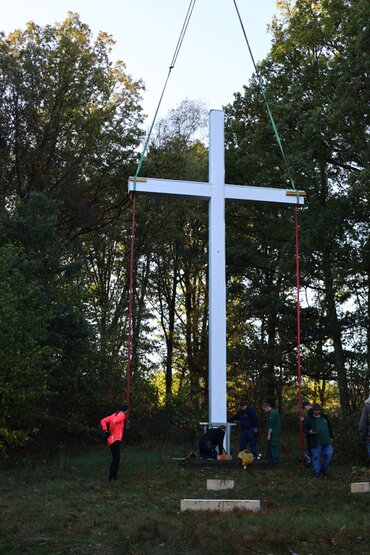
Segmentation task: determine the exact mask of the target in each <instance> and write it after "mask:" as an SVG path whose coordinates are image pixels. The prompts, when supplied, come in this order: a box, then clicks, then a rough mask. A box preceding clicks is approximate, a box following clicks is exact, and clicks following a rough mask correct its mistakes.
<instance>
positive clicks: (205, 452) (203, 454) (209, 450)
mask: <svg viewBox="0 0 370 555" xmlns="http://www.w3.org/2000/svg"><path fill="white" fill-rule="evenodd" d="M199 456H200V458H201V459H217V453H216V450H215V448H214V447H213V446H212V444H211V442H210V441H209V440H208V439H205V438H201V439H200V440H199Z"/></svg>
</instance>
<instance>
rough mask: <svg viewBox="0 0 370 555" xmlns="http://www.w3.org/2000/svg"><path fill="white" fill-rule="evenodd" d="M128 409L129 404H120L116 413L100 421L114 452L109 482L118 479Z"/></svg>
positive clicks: (105, 437) (104, 436) (105, 436)
mask: <svg viewBox="0 0 370 555" xmlns="http://www.w3.org/2000/svg"><path fill="white" fill-rule="evenodd" d="M127 409H128V404H127V403H119V404H118V407H117V411H116V412H114V413H113V414H111V415H110V416H106V417H105V418H102V420H101V421H100V425H101V427H102V430H103V438H104V439H106V441H107V445H109V446H110V449H111V452H112V463H111V465H110V467H109V482H111V481H112V480H117V477H118V476H117V474H118V467H119V461H120V458H121V443H122V436H123V430H124V429H125V420H126V418H127Z"/></svg>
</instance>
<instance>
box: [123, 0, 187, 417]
mask: <svg viewBox="0 0 370 555" xmlns="http://www.w3.org/2000/svg"><path fill="white" fill-rule="evenodd" d="M195 2H196V0H190V3H189V6H188V9H187V12H186V15H185V19H184V23H183V25H182V28H181V31H180V35H179V38H178V41H177V44H176V48H175V51H174V54H173V57H172V60H171V64H170V66H169V69H168V74H167V77H166V79H165V83H164V86H163V89H162V92H161V95H160V98H159V101H158V105H157V109H156V111H155V114H154V118H153V121H152V123H151V126H150V128H149V132H148V135H147V137H146V140H145V143H144V147H143V150H142V153H141V156H140V159H139V163H138V165H137V168H136V172H135V176H134V183H133V191H132V192H131V193H130V200H131V210H132V222H131V244H130V270H129V302H128V314H127V381H126V401H127V404H128V406H129V410H130V398H131V369H132V368H131V366H132V361H131V352H132V305H133V283H134V252H135V226H136V195H135V191H136V182H137V179H138V177H139V173H140V170H141V166H142V163H143V160H144V156H145V153H146V151H147V148H148V145H149V141H150V137H151V134H152V131H153V128H154V123H155V121H156V119H157V115H158V112H159V108H160V105H161V103H162V99H163V96H164V93H165V90H166V88H167V83H168V81H169V78H170V75H171V72H172V70H173V68H174V67H175V65H176V62H177V58H178V55H179V53H180V49H181V46H182V43H183V41H184V37H185V33H186V31H187V28H188V25H189V22H190V18H191V15H192V13H193V10H194V6H195Z"/></svg>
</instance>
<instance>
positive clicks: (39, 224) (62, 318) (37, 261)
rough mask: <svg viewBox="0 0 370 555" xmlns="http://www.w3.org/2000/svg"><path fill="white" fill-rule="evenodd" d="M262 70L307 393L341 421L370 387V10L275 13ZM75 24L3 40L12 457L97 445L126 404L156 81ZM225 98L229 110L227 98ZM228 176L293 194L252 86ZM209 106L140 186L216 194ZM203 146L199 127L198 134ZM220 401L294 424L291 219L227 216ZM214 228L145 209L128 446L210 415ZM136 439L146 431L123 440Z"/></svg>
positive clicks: (178, 126)
mask: <svg viewBox="0 0 370 555" xmlns="http://www.w3.org/2000/svg"><path fill="white" fill-rule="evenodd" d="M279 5H280V16H279V17H278V18H276V19H274V20H273V22H272V23H271V28H270V31H271V33H272V37H273V40H272V47H271V51H270V52H269V54H268V56H267V57H266V58H265V59H264V60H262V62H260V64H259V65H258V71H259V74H260V78H261V79H262V81H263V86H264V89H265V92H266V97H267V98H268V101H269V105H270V108H271V111H272V113H273V115H274V119H275V120H276V124H277V127H278V129H279V133H280V135H281V138H282V141H283V144H284V150H285V152H286V156H287V160H288V162H289V166H290V169H291V172H292V173H293V174H294V176H295V181H296V184H297V186H298V188H299V189H301V190H305V191H306V192H307V195H308V196H307V201H306V205H305V207H304V208H302V209H300V211H299V212H300V214H299V222H300V266H301V299H302V310H301V318H302V326H301V327H302V338H301V341H302V373H303V388H304V394H305V395H309V396H311V398H313V397H314V398H315V399H314V400H318V401H320V402H322V403H324V404H325V403H326V404H327V405H330V403H332V405H331V406H333V407H337V408H338V409H340V412H341V413H342V414H345V415H346V416H348V417H349V416H350V415H351V414H352V413H353V412H354V411H356V410H357V409H358V408H359V407H360V406H361V404H362V401H363V399H364V398H365V396H366V393H367V391H368V388H369V383H370V364H369V362H370V361H369V342H370V330H369V318H368V307H369V208H368V172H369V170H368V167H367V162H368V159H369V141H368V133H369V121H368V118H369V88H368V68H369V52H370V48H369V46H370V45H369V42H370V38H369V29H368V17H367V9H366V2H365V1H364V0H354V1H347V0H320V1H315V2H308V1H307V0H297V1H296V2H295V3H293V2H290V1H285V0H284V1H282V2H280V3H279ZM112 44H113V39H112V38H111V37H110V36H109V35H107V34H104V33H101V34H100V35H99V36H98V37H97V38H96V39H94V38H93V36H92V33H91V31H90V29H89V28H88V26H87V25H85V24H84V23H82V22H81V20H80V18H79V16H78V15H77V14H73V13H69V14H68V16H67V18H66V20H65V21H64V22H63V23H60V24H56V25H53V26H51V25H47V26H45V27H40V26H38V25H36V24H35V23H29V24H28V25H27V27H26V29H25V30H24V31H15V32H13V33H11V34H9V35H8V36H5V35H4V34H3V35H1V36H0V54H1V56H0V93H1V94H0V160H1V170H0V191H1V196H0V199H1V200H0V251H1V256H0V274H1V279H0V346H1V348H0V376H1V380H0V401H1V406H2V409H3V410H2V412H1V417H0V419H1V420H0V445H1V449H2V451H3V452H4V453H7V452H9V451H11V450H12V449H13V448H15V447H21V446H22V445H28V444H29V443H32V442H36V443H40V444H45V445H49V444H50V443H55V442H60V441H65V440H66V438H68V439H71V438H72V439H73V438H77V437H78V438H81V435H82V437H86V438H88V437H89V436H90V435H91V432H92V430H94V429H95V428H96V423H97V422H98V420H99V418H100V417H101V416H102V415H104V414H105V413H106V411H108V410H109V409H110V408H112V405H113V406H114V404H115V403H116V402H117V400H121V399H122V398H123V396H124V395H125V388H126V379H127V317H128V295H129V260H130V238H131V206H130V199H129V197H128V195H127V179H128V177H129V176H130V175H133V174H134V173H135V170H136V164H137V162H138V152H139V148H140V144H141V142H142V140H143V135H144V133H143V121H144V115H143V111H142V107H141V104H140V103H141V98H142V94H143V92H144V84H143V82H142V80H141V79H137V80H135V79H134V78H133V77H132V76H130V75H129V74H128V73H127V72H126V68H125V65H124V63H123V62H116V63H113V62H112V61H111V59H110V49H111V46H112ZM226 100H227V99H226ZM224 109H225V113H226V121H225V132H226V137H225V141H226V152H225V159H226V181H227V182H228V183H235V184H248V185H257V186H266V187H269V186H272V187H282V188H289V187H290V182H289V176H288V175H287V170H286V167H285V165H284V161H283V160H282V158H281V155H280V152H279V149H278V147H277V144H276V140H275V137H274V133H273V130H272V128H271V123H270V121H269V117H268V114H267V111H266V106H265V105H264V100H263V97H262V95H261V90H260V84H259V81H258V79H257V76H256V75H253V76H252V78H251V79H250V81H249V83H248V84H247V85H245V86H244V88H243V91H241V92H236V93H235V94H234V99H233V101H232V102H230V103H229V104H227V105H226V106H225V107H224ZM206 120H207V115H206V109H205V107H204V106H203V105H202V104H201V103H200V102H195V101H191V100H188V99H184V101H183V102H182V103H181V104H180V105H179V106H178V107H177V108H174V109H172V110H170V112H169V113H168V114H167V116H166V117H165V118H163V119H162V120H161V121H159V122H158V124H157V126H156V129H155V132H154V135H153V137H152V139H151V143H150V147H149V150H148V154H147V156H146V158H145V160H144V163H143V166H142V171H141V174H142V175H143V176H144V175H147V176H151V177H161V178H172V179H185V180H195V181H208V149H207V145H206V142H205V140H204V138H203V137H204V129H205V125H206ZM202 133H203V135H202ZM226 226H227V233H226V237H227V268H226V275H227V343H228V353H227V359H228V395H229V402H230V406H232V405H233V403H234V402H235V400H237V399H240V398H243V399H244V398H249V399H250V400H253V401H254V402H255V403H256V404H258V403H260V402H261V401H262V400H267V401H270V402H272V403H274V404H275V405H277V406H278V408H280V410H281V411H282V412H284V411H285V412H287V413H288V412H289V411H296V410H297V397H296V384H297V377H296V372H297V363H296V358H297V337H296V307H295V260H294V256H295V246H294V218H293V211H292V210H291V209H289V208H276V207H269V206H262V205H258V206H257V205H248V206H243V205H241V204H237V203H235V204H234V203H233V202H231V201H230V202H228V203H227V206H226ZM207 250H208V215H207V206H205V205H204V203H202V202H200V201H191V202H189V201H188V200H186V201H185V200H174V199H162V198H158V197H153V198H145V199H144V198H140V199H138V202H137V218H136V223H135V259H134V268H133V270H134V271H133V276H134V288H133V292H134V295H133V321H132V360H131V370H132V378H131V379H132V392H131V394H132V395H131V397H132V398H131V401H132V411H131V415H132V420H133V422H135V421H136V422H140V426H138V430H139V429H140V433H139V431H138V433H137V438H139V436H140V434H141V436H145V433H146V432H147V433H148V435H149V434H150V433H151V432H152V429H151V426H153V424H151V422H153V421H155V423H156V424H155V429H156V433H162V432H163V437H165V435H166V433H167V428H166V426H167V422H168V421H170V422H171V423H172V424H173V425H174V426H175V427H177V428H179V427H180V428H182V429H183V430H185V431H187V432H189V433H192V431H194V429H195V427H196V425H197V423H198V422H199V420H200V419H201V418H203V417H205V415H206V414H207V410H206V407H207V389H208V375H207V374H208V352H207V350H208V281H207V279H208V277H207ZM133 428H134V429H135V426H133Z"/></svg>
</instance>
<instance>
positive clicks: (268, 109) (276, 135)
mask: <svg viewBox="0 0 370 555" xmlns="http://www.w3.org/2000/svg"><path fill="white" fill-rule="evenodd" d="M233 2H234V6H235V9H236V13H237V14H238V18H239V22H240V25H241V28H242V31H243V35H244V38H245V42H246V43H247V47H248V50H249V54H250V57H251V59H252V62H253V66H254V70H255V72H256V75H257V79H258V83H259V86H260V89H261V93H262V96H263V99H264V101H265V104H266V109H267V113H268V115H269V118H270V122H271V125H272V129H273V130H274V134H275V138H276V142H277V144H278V146H279V148H280V152H281V155H282V157H283V160H284V163H285V167H286V170H287V173H288V176H289V180H290V183H291V185H292V188H293V189H294V191H295V193H296V195H297V204H299V190H298V189H297V188H296V186H295V183H294V179H293V175H292V172H291V171H290V167H289V164H288V160H287V157H286V156H285V152H284V148H283V144H282V142H281V139H280V135H279V132H278V130H277V127H276V124H275V120H274V117H273V115H272V112H271V109H270V106H269V103H268V100H267V96H266V93H265V89H264V86H263V83H262V79H261V75H260V72H259V71H258V68H257V66H256V63H255V61H254V56H253V53H252V49H251V47H250V45H249V41H248V37H247V33H246V32H245V29H244V25H243V21H242V18H241V16H240V13H239V9H238V6H237V4H236V0H233Z"/></svg>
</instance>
